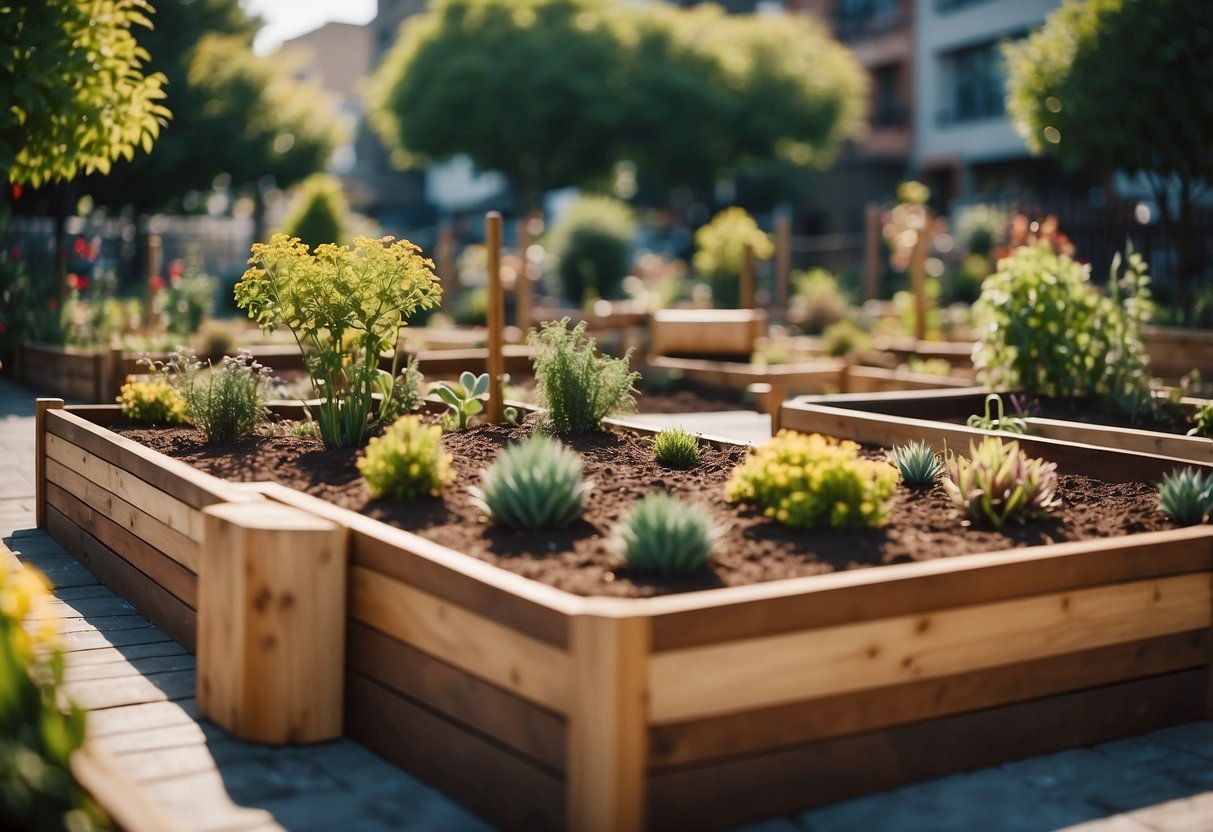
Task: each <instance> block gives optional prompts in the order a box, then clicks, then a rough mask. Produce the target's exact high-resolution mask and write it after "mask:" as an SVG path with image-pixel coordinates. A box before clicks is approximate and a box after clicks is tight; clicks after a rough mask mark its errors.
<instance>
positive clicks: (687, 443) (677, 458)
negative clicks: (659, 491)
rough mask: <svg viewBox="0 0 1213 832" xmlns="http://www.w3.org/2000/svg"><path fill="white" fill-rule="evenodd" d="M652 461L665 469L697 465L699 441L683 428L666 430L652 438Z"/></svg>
mask: <svg viewBox="0 0 1213 832" xmlns="http://www.w3.org/2000/svg"><path fill="white" fill-rule="evenodd" d="M653 459H655V460H657V462H658V463H659V464H661V465H664V466H666V467H667V468H691V467H693V466H695V465H698V464H699V439H698V438H697V437H696V436H695V435H694V434H692V433H689V432H688V431H687V430H686V429H685V428H680V427H673V428H666V429H665V430H663V431H661V432H660V433H658V434H657V435H656V436H655V437H653Z"/></svg>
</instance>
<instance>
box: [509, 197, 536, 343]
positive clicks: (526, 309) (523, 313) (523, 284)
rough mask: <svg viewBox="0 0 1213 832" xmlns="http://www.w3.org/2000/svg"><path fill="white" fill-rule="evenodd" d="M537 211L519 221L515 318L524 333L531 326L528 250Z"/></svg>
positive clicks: (515, 279) (529, 261)
mask: <svg viewBox="0 0 1213 832" xmlns="http://www.w3.org/2000/svg"><path fill="white" fill-rule="evenodd" d="M534 216H535V212H533V211H532V212H531V213H529V214H527V215H526V216H525V217H523V218H522V219H520V220H519V222H518V276H517V277H515V278H514V318H515V324H516V325H517V326H518V328H519V329H520V330H522V334H523V335H525V334H526V331H527V330H528V329H530V327H531V288H532V287H531V260H530V258H529V257H527V250H528V249H530V247H531V219H532V218H533V217H534Z"/></svg>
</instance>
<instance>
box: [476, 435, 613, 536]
mask: <svg viewBox="0 0 1213 832" xmlns="http://www.w3.org/2000/svg"><path fill="white" fill-rule="evenodd" d="M591 488H592V484H591V483H589V482H585V481H583V480H582V479H581V457H579V456H578V455H577V454H576V452H574V451H571V450H569V449H568V448H566V447H565V446H564V445H562V444H561V443H560V442H559V441H558V440H556V439H553V438H551V437H550V436H532V437H531V438H530V439H525V440H523V441H522V442H519V443H518V444H516V445H513V446H511V447H509V448H507V449H506V450H505V451H504V452H502V454H501V456H499V457H498V458H497V461H496V462H494V463H493V464H492V465H491V466H490V467H489V468H487V469H486V470H484V471H483V472H481V475H480V487H479V488H477V487H474V486H473V487H472V488H470V489H469V491H470V492H471V495H472V500H473V502H474V503H475V504H476V505H477V506H478V507H479V508H480V509H481V511H483V512H484V514H485V516H486V517H487V518H488V519H489V520H490V521H491V522H493V523H496V524H498V525H501V526H505V527H506V528H510V529H515V530H518V531H534V530H536V529H558V528H562V527H563V526H567V525H568V524H569V523H571V522H573V521H574V520H576V519H577V518H578V517H580V516H581V512H582V508H583V506H584V501H585V495H586V494H587V493H589V491H590V489H591Z"/></svg>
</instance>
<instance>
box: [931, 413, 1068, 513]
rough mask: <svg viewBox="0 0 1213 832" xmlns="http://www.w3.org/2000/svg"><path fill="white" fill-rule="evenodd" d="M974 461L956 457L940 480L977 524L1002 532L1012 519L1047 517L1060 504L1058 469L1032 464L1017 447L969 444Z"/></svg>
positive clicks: (990, 441) (991, 441)
mask: <svg viewBox="0 0 1213 832" xmlns="http://www.w3.org/2000/svg"><path fill="white" fill-rule="evenodd" d="M969 451H970V456H969V457H968V458H966V457H963V456H959V455H957V456H953V457H951V458H950V459H949V460H948V462H947V470H946V471H945V475H944V478H943V479H942V480H941V481H940V484H941V485H942V486H943V490H944V492H945V493H946V494H947V495H948V497H949V498H950V499H951V500H952V502H953V503H955V504H956V505H958V506H960V507H961V508H963V509H964V510H965V512H966V513H967V514H968V515H969V517H971V518H973V519H974V520H982V521H986V522H989V523H990V525H992V526H993V527H994V528H996V529H1001V528H1002V527H1003V525H1004V524H1005V523H1006V522H1007V521H1008V520H1018V521H1020V522H1023V521H1024V520H1027V519H1030V518H1034V517H1041V516H1043V515H1046V514H1048V512H1049V511H1051V510H1052V509H1053V508H1054V507H1056V506H1057V505H1059V504H1060V502H1061V501H1060V499H1059V498H1058V496H1057V464H1056V463H1054V462H1045V461H1044V460H1043V459H1030V458H1029V457H1028V455H1027V454H1026V453H1024V452H1023V451H1022V450H1021V449H1020V447H1019V442H1018V441H1015V440H1009V441H1007V442H1004V441H1003V440H1002V438H1001V437H998V436H987V437H985V438H984V439H983V440H982V442H981V444H980V445H976V444H972V443H970V446H969Z"/></svg>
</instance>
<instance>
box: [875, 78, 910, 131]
mask: <svg viewBox="0 0 1213 832" xmlns="http://www.w3.org/2000/svg"><path fill="white" fill-rule="evenodd" d="M899 74H900V73H899V72H898V66H897V64H886V65H885V66H878V67H876V68H875V69H873V70H872V126H873V127H904V126H905V123H906V108H905V107H904V106H903V105H902V103H901V96H900V95H899V94H898V83H897V82H898V75H899Z"/></svg>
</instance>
